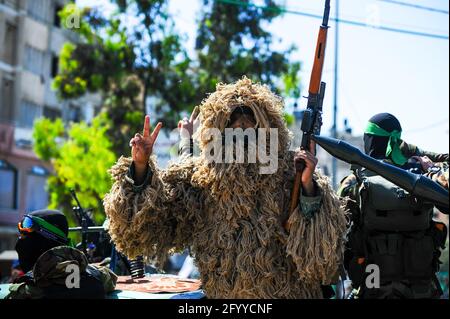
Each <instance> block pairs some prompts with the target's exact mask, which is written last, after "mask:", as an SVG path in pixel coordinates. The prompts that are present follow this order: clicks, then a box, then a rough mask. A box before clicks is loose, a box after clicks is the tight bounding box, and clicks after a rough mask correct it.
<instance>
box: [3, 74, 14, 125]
mask: <svg viewBox="0 0 450 319" xmlns="http://www.w3.org/2000/svg"><path fill="white" fill-rule="evenodd" d="M0 104H1V105H2V107H1V108H0V119H1V120H3V121H6V122H10V121H12V119H13V115H14V111H13V110H14V106H13V104H14V81H13V80H10V79H7V78H3V81H2V87H1V89H0Z"/></svg>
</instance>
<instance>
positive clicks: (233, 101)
mask: <svg viewBox="0 0 450 319" xmlns="http://www.w3.org/2000/svg"><path fill="white" fill-rule="evenodd" d="M240 105H245V106H247V107H250V108H251V109H252V111H253V113H254V115H255V119H256V121H257V123H258V126H259V127H260V128H266V129H269V128H277V129H278V168H277V170H276V172H275V173H273V174H266V175H264V174H260V173H259V172H258V164H220V163H209V162H208V161H207V160H206V159H205V154H204V152H203V151H204V150H205V149H206V146H207V144H208V142H210V140H209V139H208V138H206V137H204V136H205V135H203V133H204V132H205V130H206V129H208V128H218V129H219V130H220V131H221V132H224V129H225V127H226V124H227V122H228V120H229V117H230V115H231V113H232V112H233V110H234V109H235V108H236V107H238V106H240ZM200 116H201V119H202V125H201V128H200V131H199V134H198V135H197V139H198V142H199V146H200V149H201V150H202V153H201V154H200V156H199V157H194V158H192V157H189V158H185V159H184V160H182V161H180V162H179V163H177V164H172V165H171V166H170V167H169V168H168V169H166V170H160V169H158V168H157V167H156V164H155V159H154V158H150V159H149V162H148V165H149V172H150V173H149V175H148V176H147V178H146V181H147V182H144V184H143V185H141V186H139V187H138V186H137V185H134V180H133V179H132V177H133V174H132V173H131V174H130V173H129V171H130V167H131V168H132V167H133V165H132V160H131V158H125V157H122V158H120V159H119V161H118V162H117V164H116V165H115V166H114V167H113V168H112V169H111V170H110V173H111V174H112V177H113V178H114V185H113V187H112V188H111V191H110V192H109V194H107V195H106V196H105V199H104V207H105V212H106V214H107V216H108V218H109V219H110V228H109V233H110V235H111V237H112V240H113V241H114V243H115V244H116V247H117V249H118V250H119V251H121V252H123V253H124V254H126V255H127V256H128V257H130V258H134V257H136V256H138V255H140V254H143V255H145V256H147V257H148V258H156V259H157V260H158V261H159V262H160V263H161V262H164V260H165V258H166V257H167V254H168V253H170V252H173V251H183V250H184V249H186V248H190V249H191V251H192V252H193V253H194V255H195V260H196V265H197V266H198V269H199V272H200V274H201V280H202V283H203V289H204V290H205V292H206V295H207V296H208V297H209V298H322V297H323V295H322V290H321V285H322V284H324V285H328V284H330V283H332V282H334V281H335V280H336V278H337V276H336V275H337V273H338V267H339V265H340V263H341V261H342V254H343V246H344V243H343V241H344V233H345V214H344V210H343V209H342V207H341V203H340V200H339V198H338V197H337V196H336V195H335V193H334V192H333V190H332V189H331V187H330V184H329V182H328V180H327V179H326V178H325V177H323V176H322V175H320V174H319V173H317V174H316V175H315V177H314V180H315V183H316V184H317V188H318V189H319V192H320V195H319V196H318V197H312V198H306V197H304V196H302V199H301V201H300V206H299V207H297V209H296V210H295V211H294V212H293V214H292V215H291V216H290V220H289V221H290V224H291V228H290V232H289V233H288V232H286V231H285V229H284V227H283V226H284V223H285V221H286V219H287V218H288V205H289V199H290V194H291V190H292V186H293V180H294V174H295V169H294V161H293V154H292V152H290V151H289V143H290V135H289V133H288V130H287V128H286V125H285V122H284V119H283V104H282V101H281V99H280V98H278V97H277V96H275V95H274V94H273V93H272V92H270V90H269V89H268V88H267V87H265V86H261V85H257V84H253V83H251V81H250V80H248V79H246V78H244V79H243V80H240V81H238V82H237V83H235V84H231V85H219V86H218V87H217V91H216V92H215V93H213V94H211V95H210V96H209V97H208V98H207V99H206V100H205V101H204V102H203V103H202V105H201V106H200ZM313 211H315V214H314V215H313V214H312V212H313ZM311 215H313V216H312V217H311Z"/></svg>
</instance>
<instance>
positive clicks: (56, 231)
mask: <svg viewBox="0 0 450 319" xmlns="http://www.w3.org/2000/svg"><path fill="white" fill-rule="evenodd" d="M28 216H30V217H31V218H32V219H33V220H35V221H36V222H37V223H38V224H39V225H40V226H41V227H43V228H45V229H47V230H48V231H50V232H52V233H53V234H55V235H57V236H59V237H61V238H63V239H67V243H68V245H69V246H71V247H74V245H73V242H72V239H71V238H68V237H67V236H66V234H64V232H63V231H62V230H61V229H59V228H58V227H56V226H54V225H52V224H50V223H49V222H47V221H46V220H45V219H43V218H41V217H38V216H31V215H28Z"/></svg>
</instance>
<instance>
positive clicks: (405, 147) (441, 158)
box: [400, 141, 449, 163]
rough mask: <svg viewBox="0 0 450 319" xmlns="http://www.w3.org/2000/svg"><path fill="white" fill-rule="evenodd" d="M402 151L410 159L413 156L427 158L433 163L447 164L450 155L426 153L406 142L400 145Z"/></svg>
mask: <svg viewBox="0 0 450 319" xmlns="http://www.w3.org/2000/svg"><path fill="white" fill-rule="evenodd" d="M400 150H401V152H402V154H403V155H404V156H405V157H407V158H410V157H412V156H427V157H428V158H430V159H431V160H432V161H433V162H447V163H448V161H449V154H448V153H436V152H429V151H425V150H423V149H421V148H419V147H418V146H416V145H414V144H410V143H407V142H405V141H402V143H401V144H400Z"/></svg>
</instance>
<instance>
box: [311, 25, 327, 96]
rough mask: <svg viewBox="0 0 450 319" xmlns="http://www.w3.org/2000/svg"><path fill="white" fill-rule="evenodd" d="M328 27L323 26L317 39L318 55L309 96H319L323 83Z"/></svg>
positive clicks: (315, 60) (315, 59) (312, 73)
mask: <svg viewBox="0 0 450 319" xmlns="http://www.w3.org/2000/svg"><path fill="white" fill-rule="evenodd" d="M327 35H328V27H325V26H321V27H320V31H319V36H318V38H317V45H316V55H315V58H314V65H313V69H312V71H311V79H310V81H309V94H319V90H320V82H322V73H323V72H322V71H323V65H324V62H325V48H326V45H327Z"/></svg>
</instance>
